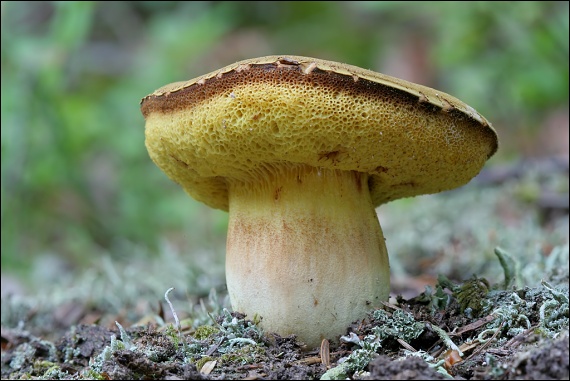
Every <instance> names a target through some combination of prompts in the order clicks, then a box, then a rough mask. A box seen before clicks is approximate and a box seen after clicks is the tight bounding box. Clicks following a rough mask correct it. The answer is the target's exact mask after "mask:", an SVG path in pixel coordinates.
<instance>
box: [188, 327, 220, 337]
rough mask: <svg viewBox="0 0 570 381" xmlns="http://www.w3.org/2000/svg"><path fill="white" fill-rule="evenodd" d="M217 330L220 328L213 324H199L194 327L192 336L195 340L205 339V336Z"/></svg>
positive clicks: (213, 333)
mask: <svg viewBox="0 0 570 381" xmlns="http://www.w3.org/2000/svg"><path fill="white" fill-rule="evenodd" d="M218 332H220V330H219V329H218V328H216V327H214V326H211V325H201V326H199V327H198V328H196V332H194V335H193V336H194V338H195V339H196V340H206V339H207V338H209V337H210V336H212V335H215V334H216V333H218Z"/></svg>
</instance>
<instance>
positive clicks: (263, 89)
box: [142, 61, 497, 210]
mask: <svg viewBox="0 0 570 381" xmlns="http://www.w3.org/2000/svg"><path fill="white" fill-rule="evenodd" d="M305 69H306V67H305ZM307 72H308V73H307ZM366 72H367V73H372V72H368V71H366ZM205 77H206V76H205ZM373 79H374V78H373V77H372V78H370V77H369V78H368V79H364V78H361V77H358V76H356V75H350V74H346V73H342V74H341V73H337V72H335V71H331V70H328V71H327V70H321V69H319V68H318V67H312V70H310V71H308V70H303V68H302V67H301V66H299V65H293V64H291V65H289V64H287V65H283V64H281V63H280V62H278V61H277V62H275V63H265V64H259V65H246V66H245V67H244V66H240V69H239V70H229V71H225V72H223V73H222V71H220V73H219V74H218V75H216V76H210V77H207V79H201V80H198V81H196V82H193V83H191V84H190V85H188V86H183V87H180V88H177V89H176V91H172V92H168V91H165V92H163V93H160V94H157V93H155V94H151V95H149V96H148V97H146V98H145V99H143V102H142V112H143V115H145V118H146V145H147V148H148V151H149V154H150V156H151V158H152V160H153V161H154V162H155V163H156V164H157V165H158V166H159V167H160V168H161V169H162V170H163V171H164V172H165V173H166V174H167V175H168V176H169V177H170V178H172V179H173V180H175V181H176V182H178V183H179V184H180V185H181V186H182V187H183V188H184V189H185V190H186V191H187V192H188V193H189V194H190V195H191V196H192V197H194V198H195V199H197V200H198V201H201V202H204V203H205V204H207V205H210V206H211V207H214V208H218V209H223V210H228V185H227V184H228V179H229V180H230V181H238V182H244V183H251V185H252V186H255V184H256V183H257V182H258V181H260V179H262V178H263V177H264V176H267V175H269V174H276V173H279V172H280V168H292V167H296V166H299V165H308V166H312V167H315V168H326V169H338V170H347V171H356V172H363V173H367V174H368V175H369V181H368V186H369V188H370V193H371V198H372V203H373V204H374V206H378V205H379V204H382V203H385V202H387V201H390V200H394V199H398V198H402V197H409V196H414V195H419V194H426V193H435V192H440V191H443V190H447V189H452V188H455V187H458V186H461V185H463V184H465V183H467V182H468V181H469V180H470V179H471V178H472V177H474V176H475V175H476V174H477V173H478V172H479V171H480V169H481V168H482V166H483V165H484V163H485V161H486V160H487V159H488V158H489V157H490V156H491V155H492V154H493V153H494V152H495V151H496V149H497V137H496V134H495V132H494V130H493V129H492V127H490V126H489V125H488V124H487V123H486V121H485V122H484V123H481V120H476V119H477V118H473V117H470V116H469V115H468V114H466V113H465V112H462V111H460V110H458V109H457V108H454V107H449V108H442V107H437V106H436V105H434V104H432V103H430V102H426V101H425V98H424V95H423V94H422V93H421V92H419V95H417V94H413V93H410V92H406V91H403V90H402V89H399V88H395V87H393V86H390V85H388V84H386V83H385V82H382V83H380V81H379V82H375V81H374V80H373ZM401 82H402V81H401V80H400V83H401ZM409 85H410V86H414V85H413V84H409ZM418 88H421V89H422V90H423V91H424V92H425V89H427V88H423V87H418ZM428 90H430V91H431V93H430V94H432V95H433V94H436V95H437V96H438V97H440V96H441V97H449V98H448V99H452V100H453V102H455V104H457V102H460V101H458V100H456V99H455V98H452V97H450V96H448V95H446V94H444V93H439V94H438V93H434V91H433V90H431V89H428ZM446 104H448V105H449V103H447V102H446ZM462 105H463V106H464V107H468V106H466V105H464V104H462ZM471 110H472V109H471ZM473 111H474V110H473Z"/></svg>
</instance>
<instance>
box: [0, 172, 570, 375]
mask: <svg viewBox="0 0 570 381" xmlns="http://www.w3.org/2000/svg"><path fill="white" fill-rule="evenodd" d="M543 164H544V163H542V164H541V165H543ZM564 168H565V169H563V170H562V180H561V181H558V180H553V179H552V176H551V175H548V176H546V175H545V172H544V171H541V170H538V171H531V172H532V173H531V174H525V175H520V173H519V174H518V175H517V176H514V177H513V178H512V179H510V180H509V179H507V180H505V178H504V176H507V177H509V175H508V173H507V174H506V175H505V174H504V173H503V174H501V173H499V174H497V172H494V173H483V175H484V176H482V177H480V178H479V180H478V181H479V182H478V183H475V185H473V187H475V186H478V187H480V188H479V190H480V189H481V188H482V189H484V192H475V193H472V194H469V193H466V194H463V193H461V194H460V193H452V194H448V195H446V196H444V197H442V198H437V197H435V198H431V199H426V200H424V201H422V202H421V204H422V207H421V208H420V209H418V208H417V207H416V206H414V207H413V208H412V209H410V210H406V213H400V211H401V209H400V210H399V211H398V213H391V211H390V210H389V209H388V210H386V211H385V212H384V214H382V213H381V214H380V219H381V220H383V222H382V224H383V226H384V231H385V235H386V237H391V240H390V238H389V240H388V241H387V244H388V249H389V251H390V252H397V253H406V254H407V256H405V257H404V256H402V257H400V258H398V257H394V258H393V261H392V273H393V279H392V283H393V292H392V294H391V297H390V299H389V300H388V301H386V303H384V304H383V305H382V307H381V308H378V309H375V310H373V311H371V312H370V313H369V315H368V316H366V317H363V319H362V320H360V321H357V322H354V323H353V324H352V325H351V326H349V327H347V330H346V332H345V335H343V336H342V337H341V338H340V341H339V342H338V343H335V342H330V343H329V342H323V343H322V345H321V347H320V348H307V347H306V346H305V345H304V344H303V343H302V342H300V341H298V340H296V338H295V337H294V336H290V337H281V336H279V335H277V334H273V333H271V332H263V331H262V330H261V329H260V328H259V326H258V324H257V323H258V322H257V321H255V322H254V321H251V320H250V317H248V316H244V315H242V314H240V313H239V312H232V311H231V310H230V309H229V306H228V303H227V299H226V298H225V289H224V287H223V285H220V283H219V281H215V280H212V279H210V278H208V279H206V280H204V279H203V278H200V277H197V278H196V280H195V282H196V283H194V284H193V286H192V287H189V289H192V290H201V291H196V292H195V294H192V295H188V292H187V295H182V294H181V293H180V288H178V291H172V292H167V295H165V296H164V297H160V298H159V297H157V296H156V293H157V292H159V293H160V295H162V294H163V293H164V292H165V291H166V289H160V287H161V286H156V284H157V283H155V278H153V277H152V276H150V275H149V273H155V275H157V276H158V278H159V279H162V280H164V279H167V280H168V281H174V279H178V278H180V279H183V280H182V281H181V282H182V283H187V284H188V283H190V281H189V280H188V279H189V278H188V277H184V276H182V275H180V273H177V272H176V271H179V268H180V267H181V266H180V261H182V260H183V259H180V258H176V259H174V260H173V258H172V257H168V256H167V257H163V258H161V259H160V260H159V261H158V262H154V263H153V264H148V263H146V265H145V266H146V267H144V266H142V265H137V264H135V263H134V262H133V263H130V264H129V266H128V267H127V268H125V269H118V268H111V267H109V266H110V265H109V263H107V262H106V263H107V265H105V266H103V268H106V269H107V270H106V272H102V273H97V274H96V275H95V276H94V275H93V274H91V275H90V276H86V277H83V278H81V279H78V278H73V279H72V280H71V281H69V282H68V283H65V282H62V284H61V285H60V286H59V288H57V287H55V286H54V287H53V289H52V288H49V287H46V288H45V289H43V290H37V291H36V293H34V294H30V293H27V294H26V293H18V292H16V291H13V292H10V293H5V292H4V289H5V285H6V284H7V283H5V279H4V275H3V285H2V288H3V296H2V331H1V338H2V360H1V366H2V369H1V376H2V378H3V379H174V380H176V379H248V380H255V379H361V380H367V379H445V378H454V379H495V380H503V379H528V380H531V379H532V380H536V379H568V378H569V360H568V359H569V334H568V326H569V312H568V311H569V302H568V201H567V200H568V185H567V183H568V167H567V164H566V167H564ZM548 172H549V173H552V174H553V173H555V172H556V171H554V170H550V171H548ZM505 173H506V172H505ZM497 176H499V177H497ZM545 176H546V177H545ZM497 178H499V180H497ZM497 182H500V183H501V185H500V186H497V185H496V183H497ZM489 184H491V185H489ZM493 184H495V185H493ZM537 184H539V185H537ZM560 184H562V185H560ZM553 189H554V190H556V189H562V192H561V194H562V197H563V199H562V204H560V203H557V202H559V201H560V200H559V199H555V200H554V201H556V202H554V201H553V200H552V199H545V198H544V197H543V196H544V195H545V194H546V195H549V197H552V190H553ZM481 194H484V196H483V197H482V196H481ZM564 200H566V201H565V202H566V203H565V204H564ZM442 203H443V204H442ZM442 205H445V207H442ZM521 205H522V206H523V207H521ZM404 208H406V206H404ZM457 210H461V213H460V214H457ZM450 211H451V212H450ZM446 213H447V214H446ZM529 213H531V214H532V216H533V217H532V218H529V215H530V214H529ZM426 216H427V217H426ZM404 219H405V220H406V221H408V222H404ZM474 219H477V220H478V221H483V222H484V223H483V222H482V223H478V224H475V225H469V224H466V222H465V221H472V220H474ZM434 221H437V222H438V223H434ZM441 221H443V222H446V221H447V222H448V223H439V222H441ZM513 221H514V222H513ZM525 221H526V222H525ZM528 221H534V222H528ZM406 224H407V225H406ZM412 226H415V227H414V228H412ZM473 226H477V227H475V228H474V227H473ZM414 229H415V230H414ZM432 237H435V238H433V240H432ZM511 237H512V239H511ZM513 242H515V243H513ZM437 245H440V246H437ZM517 245H520V246H517ZM483 254H484V255H483ZM414 255H417V257H414ZM420 255H421V258H420V257H419V256H420ZM391 260H392V258H391ZM468 261H471V262H468ZM413 262H415V263H416V264H417V265H416V266H413V265H412V264H411V263H413ZM169 266H170V267H169ZM149 268H150V269H157V270H152V271H149ZM161 268H168V273H167V274H164V273H162V272H161V271H162V270H159V269H161ZM402 269H412V270H408V271H407V272H405V271H403V270H402ZM141 274H142V275H144V276H142V277H141ZM7 278H8V277H6V279H7ZM192 279H194V278H192ZM199 284H205V286H204V287H203V288H202V289H200V287H199ZM177 287H178V286H177ZM157 288H158V289H159V290H158V291H156V289H157ZM54 290H57V291H54ZM204 290H211V291H209V293H208V291H206V292H205V293H204ZM168 295H170V297H168ZM187 302H190V303H187ZM188 304H190V305H191V306H190V307H188ZM179 316H180V318H181V320H178V317H179Z"/></svg>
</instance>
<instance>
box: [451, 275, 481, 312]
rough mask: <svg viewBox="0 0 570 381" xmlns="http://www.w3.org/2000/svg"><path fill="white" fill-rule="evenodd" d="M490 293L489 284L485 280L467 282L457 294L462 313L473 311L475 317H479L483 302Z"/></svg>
mask: <svg viewBox="0 0 570 381" xmlns="http://www.w3.org/2000/svg"><path fill="white" fill-rule="evenodd" d="M488 293H489V282H488V281H487V280H486V279H484V278H477V277H476V276H473V278H471V279H469V280H467V281H465V282H464V283H463V284H462V285H461V286H460V287H459V289H458V291H457V292H456V293H455V295H454V296H455V297H456V298H457V302H458V303H459V307H460V309H461V312H462V313H463V312H465V310H466V309H468V308H469V309H471V312H472V314H473V317H477V316H479V314H480V313H481V309H482V308H483V300H484V299H485V297H486V296H487V294H488Z"/></svg>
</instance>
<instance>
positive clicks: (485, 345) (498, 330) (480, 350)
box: [463, 322, 505, 361]
mask: <svg viewBox="0 0 570 381" xmlns="http://www.w3.org/2000/svg"><path fill="white" fill-rule="evenodd" d="M504 324H505V322H502V323H501V325H500V326H499V327H498V328H497V331H496V332H495V333H494V334H493V336H491V338H489V339H488V340H487V341H486V342H485V343H484V344H483V345H481V346H480V347H479V348H478V349H477V350H474V351H473V353H471V354H470V355H469V356H467V358H465V359H464V360H463V361H467V360H469V359H470V358H471V357H473V356H475V355H476V354H478V353H480V352H482V351H483V350H484V349H486V348H487V347H488V346H489V345H491V343H492V342H493V340H494V339H495V338H496V337H497V336H498V335H499V333H500V332H501V329H502V328H503V325H504Z"/></svg>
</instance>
